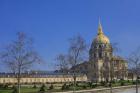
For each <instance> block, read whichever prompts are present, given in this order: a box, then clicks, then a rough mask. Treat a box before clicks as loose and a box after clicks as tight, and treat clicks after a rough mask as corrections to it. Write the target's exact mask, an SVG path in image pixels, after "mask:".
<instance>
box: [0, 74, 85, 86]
mask: <svg viewBox="0 0 140 93" xmlns="http://www.w3.org/2000/svg"><path fill="white" fill-rule="evenodd" d="M15 76H16V75H14V74H12V73H1V74H0V84H16V83H17V78H15ZM76 81H77V82H86V81H87V76H86V75H77V78H76ZM20 82H21V84H34V83H36V84H40V83H44V84H45V83H65V82H73V77H72V75H62V74H52V75H48V74H40V73H38V74H28V73H24V75H23V76H22V77H21V79H20Z"/></svg>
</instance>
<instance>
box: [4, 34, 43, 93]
mask: <svg viewBox="0 0 140 93" xmlns="http://www.w3.org/2000/svg"><path fill="white" fill-rule="evenodd" d="M32 44H33V43H32V40H31V39H29V38H27V37H26V35H25V34H24V33H23V32H19V33H17V40H16V41H13V42H12V43H11V44H9V45H8V46H7V47H6V48H4V50H3V52H2V54H1V59H2V62H3V63H6V65H7V66H8V68H9V69H10V70H11V71H12V72H13V73H15V78H17V86H18V93H20V85H21V83H20V80H21V78H22V73H23V72H24V71H25V70H27V69H28V68H30V67H31V66H32V64H33V63H34V62H39V61H40V58H39V56H38V54H37V53H36V52H35V51H34V49H33V46H32Z"/></svg>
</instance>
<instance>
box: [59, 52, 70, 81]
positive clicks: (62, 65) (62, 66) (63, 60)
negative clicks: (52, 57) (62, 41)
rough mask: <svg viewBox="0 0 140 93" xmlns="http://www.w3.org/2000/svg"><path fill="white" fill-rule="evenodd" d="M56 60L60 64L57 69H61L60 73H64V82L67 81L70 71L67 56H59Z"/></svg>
mask: <svg viewBox="0 0 140 93" xmlns="http://www.w3.org/2000/svg"><path fill="white" fill-rule="evenodd" d="M56 60H57V62H58V64H57V67H58V69H59V72H61V73H62V75H63V78H64V81H65V76H66V75H67V74H68V71H69V66H68V61H67V55H64V54H59V55H58V56H57V57H56Z"/></svg>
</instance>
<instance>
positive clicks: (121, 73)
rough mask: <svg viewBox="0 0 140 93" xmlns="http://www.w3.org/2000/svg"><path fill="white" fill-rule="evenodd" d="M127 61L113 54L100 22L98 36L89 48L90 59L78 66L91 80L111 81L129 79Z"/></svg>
mask: <svg viewBox="0 0 140 93" xmlns="http://www.w3.org/2000/svg"><path fill="white" fill-rule="evenodd" d="M127 67H128V66H127V62H126V60H124V59H123V58H122V57H120V56H115V55H114V54H113V47H112V45H111V43H110V40H109V38H108V37H107V36H106V35H105V34H104V33H103V30H102V26H101V23H99V27H98V33H97V36H96V37H95V38H94V40H93V42H92V44H91V48H90V50H89V61H88V62H84V63H82V64H79V65H78V66H77V67H76V68H77V69H80V71H81V73H85V74H87V77H88V80H90V81H96V82H99V81H110V80H111V79H112V80H118V79H127Z"/></svg>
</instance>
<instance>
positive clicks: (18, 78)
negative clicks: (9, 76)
mask: <svg viewBox="0 0 140 93" xmlns="http://www.w3.org/2000/svg"><path fill="white" fill-rule="evenodd" d="M20 70H21V69H20V66H19V68H18V77H17V80H18V82H17V83H18V93H20V76H21V71H20Z"/></svg>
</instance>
